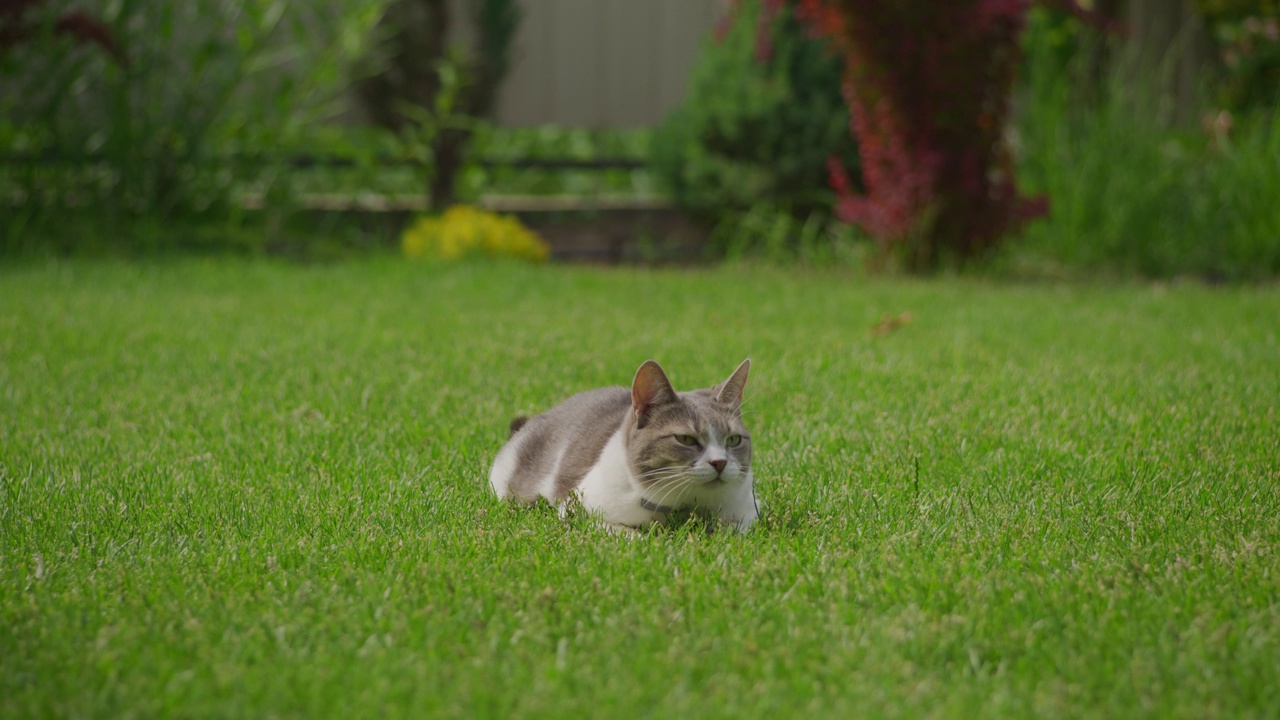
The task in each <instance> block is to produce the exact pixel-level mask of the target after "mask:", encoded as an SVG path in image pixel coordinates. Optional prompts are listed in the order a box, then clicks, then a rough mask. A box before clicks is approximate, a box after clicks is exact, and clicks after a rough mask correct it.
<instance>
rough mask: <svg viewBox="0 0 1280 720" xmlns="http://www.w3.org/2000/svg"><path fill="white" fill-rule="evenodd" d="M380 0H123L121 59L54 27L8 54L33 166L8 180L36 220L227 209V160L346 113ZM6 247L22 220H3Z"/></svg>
mask: <svg viewBox="0 0 1280 720" xmlns="http://www.w3.org/2000/svg"><path fill="white" fill-rule="evenodd" d="M381 4H382V3H381V1H380V0H325V1H324V2H315V3H304V2H290V1H289V0H236V1H232V2H228V1H226V0H192V1H191V2H182V3H170V2H159V1H158V0H125V1H123V2H119V3H111V4H108V5H106V6H105V7H104V8H103V10H102V11H101V19H102V21H103V22H104V23H105V24H106V25H107V26H108V27H109V28H110V32H111V33H112V36H113V37H114V38H115V39H116V41H117V42H118V44H119V46H120V47H121V48H124V49H125V51H126V52H127V56H128V65H127V66H126V65H122V64H120V63H117V62H115V61H113V60H112V59H111V58H109V57H106V56H104V55H103V54H101V53H89V52H86V51H84V50H83V49H81V48H79V47H77V46H75V45H72V44H71V43H70V41H68V40H66V39H64V38H62V37H59V36H56V35H47V34H46V35H42V36H40V37H38V38H34V39H33V40H32V41H31V42H29V43H26V44H23V45H21V46H19V47H17V48H15V49H13V50H12V51H11V52H9V53H8V54H7V56H6V59H5V64H4V68H3V69H4V72H5V75H6V77H5V83H6V85H7V86H8V87H9V88H11V91H10V92H6V93H5V94H4V96H3V99H0V111H2V112H0V117H3V118H4V120H3V121H0V124H2V125H3V127H4V131H3V132H2V133H0V139H2V140H4V141H6V144H5V145H4V146H2V147H0V152H6V151H7V152H15V151H18V152H22V153H23V154H24V155H25V156H26V157H27V158H30V159H31V162H29V163H27V164H25V165H18V166H10V167H8V168H7V169H5V170H3V171H2V173H3V174H2V175H0V187H2V188H3V194H4V195H6V196H8V197H9V198H15V197H16V198H17V199H18V201H19V203H20V205H21V208H22V210H21V212H22V213H23V214H24V215H25V217H26V219H27V220H32V221H34V220H38V219H40V218H41V217H43V218H44V219H46V220H53V221H54V222H56V221H57V217H58V214H59V213H61V212H63V211H64V210H65V209H66V208H67V207H69V206H71V207H79V208H96V209H97V211H98V212H100V213H101V214H105V215H109V216H117V217H132V216H137V215H139V214H144V213H149V214H156V215H159V216H166V215H173V214H189V213H201V212H204V211H207V210H210V209H212V208H217V207H219V206H222V205H225V204H226V203H227V202H228V200H229V198H230V193H231V189H232V187H233V185H234V182H235V180H236V168H234V167H229V166H227V165H226V164H225V163H224V162H222V157H223V156H225V155H226V154H227V153H229V152H237V153H242V154H253V153H257V152H261V151H262V150H263V149H265V148H271V147H273V146H276V145H278V144H283V143H287V142H288V141H289V138H290V137H291V136H292V135H294V134H297V133H298V131H299V130H300V129H302V128H305V127H307V126H308V125H310V124H311V123H314V122H315V121H316V120H318V119H319V118H322V117H326V116H328V115H330V114H332V113H333V112H334V111H335V110H336V106H335V105H334V104H333V103H334V101H335V98H336V93H337V91H338V90H339V89H340V88H341V87H342V84H343V78H344V75H343V70H344V66H345V64H346V63H347V62H348V60H349V59H350V58H351V57H353V56H354V55H355V54H356V53H358V52H360V51H361V49H362V48H363V45H364V43H365V37H366V36H367V34H368V32H367V31H368V29H369V28H370V27H371V26H372V24H373V23H374V22H375V21H376V20H377V18H378V15H379V13H380V12H381ZM0 232H4V233H6V235H8V239H7V241H6V244H7V245H12V244H14V243H16V242H18V241H20V237H17V236H18V235H19V234H20V232H21V230H20V229H15V226H9V227H4V228H0Z"/></svg>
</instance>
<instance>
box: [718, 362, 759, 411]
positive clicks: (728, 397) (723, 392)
mask: <svg viewBox="0 0 1280 720" xmlns="http://www.w3.org/2000/svg"><path fill="white" fill-rule="evenodd" d="M749 372H751V358H747V359H746V360H743V361H742V364H741V365H739V366H738V369H737V370H734V371H733V374H732V375H730V376H729V379H728V380H725V381H724V383H723V384H722V385H721V386H720V392H718V393H716V402H719V403H725V404H727V405H732V406H733V407H738V406H739V405H741V404H742V391H743V390H744V389H745V388H746V387H747V373H749Z"/></svg>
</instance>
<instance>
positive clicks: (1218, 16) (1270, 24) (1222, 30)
mask: <svg viewBox="0 0 1280 720" xmlns="http://www.w3.org/2000/svg"><path fill="white" fill-rule="evenodd" d="M1198 5H1199V9H1200V11H1201V13H1202V14H1203V15H1204V18H1205V22H1206V24H1207V25H1208V27H1209V31H1210V33H1211V34H1212V35H1213V39H1214V41H1215V42H1216V44H1217V46H1218V50H1219V53H1220V55H1221V60H1222V66H1223V67H1222V70H1223V74H1224V76H1223V78H1222V81H1221V82H1220V83H1219V87H1218V98H1217V99H1218V102H1219V103H1221V104H1222V105H1223V106H1225V107H1226V108H1229V109H1231V110H1234V111H1241V110H1251V109H1256V108H1264V107H1275V106H1276V104H1277V103H1278V102H1280V2H1277V0H1199V2H1198Z"/></svg>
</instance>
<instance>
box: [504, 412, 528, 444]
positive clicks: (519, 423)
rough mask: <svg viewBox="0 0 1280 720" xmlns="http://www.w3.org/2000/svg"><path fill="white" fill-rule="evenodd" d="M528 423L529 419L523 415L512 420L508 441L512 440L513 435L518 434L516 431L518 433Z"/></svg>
mask: <svg viewBox="0 0 1280 720" xmlns="http://www.w3.org/2000/svg"><path fill="white" fill-rule="evenodd" d="M527 422H529V418H527V417H525V416H523V415H520V416H518V417H516V418H514V419H512V420H511V432H510V433H509V434H508V435H507V438H508V439H510V438H511V436H512V435H515V434H516V431H518V430H519V429H520V428H522V427H524V424H525V423H527Z"/></svg>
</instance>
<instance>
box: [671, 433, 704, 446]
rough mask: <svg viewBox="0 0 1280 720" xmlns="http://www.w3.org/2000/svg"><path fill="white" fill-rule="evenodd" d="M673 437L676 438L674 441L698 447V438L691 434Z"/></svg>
mask: <svg viewBox="0 0 1280 720" xmlns="http://www.w3.org/2000/svg"><path fill="white" fill-rule="evenodd" d="M675 438H676V442H678V443H680V444H681V445H685V446H687V447H698V445H699V444H700V443H699V442H698V438H696V437H694V436H692V435H676V436H675Z"/></svg>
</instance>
